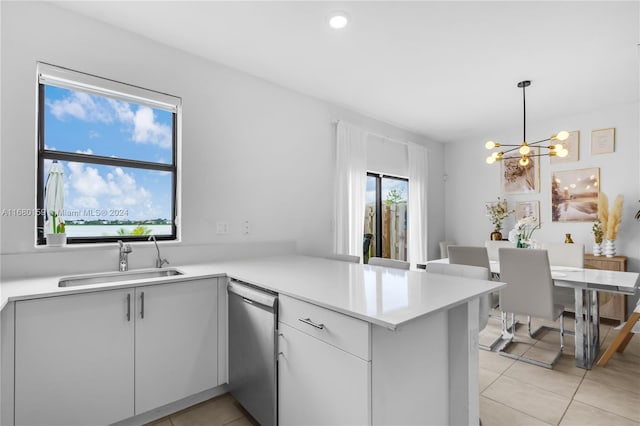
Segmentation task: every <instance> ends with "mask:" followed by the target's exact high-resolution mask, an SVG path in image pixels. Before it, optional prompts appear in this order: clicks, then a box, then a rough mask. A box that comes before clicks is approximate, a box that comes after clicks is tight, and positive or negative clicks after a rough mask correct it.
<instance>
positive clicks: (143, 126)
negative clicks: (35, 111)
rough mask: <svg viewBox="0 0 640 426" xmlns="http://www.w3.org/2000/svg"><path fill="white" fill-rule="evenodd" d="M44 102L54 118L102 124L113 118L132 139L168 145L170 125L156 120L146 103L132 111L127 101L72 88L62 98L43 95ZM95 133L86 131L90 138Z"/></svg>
mask: <svg viewBox="0 0 640 426" xmlns="http://www.w3.org/2000/svg"><path fill="white" fill-rule="evenodd" d="M46 102H47V106H49V108H50V111H51V113H52V114H53V115H54V117H56V118H57V119H58V120H61V121H63V120H65V119H66V118H67V117H73V118H76V119H78V120H82V121H88V122H101V123H106V124H110V123H113V122H114V121H117V122H119V123H122V124H124V125H125V126H126V130H127V132H130V138H131V140H133V141H134V142H137V143H150V144H154V145H158V146H160V147H161V148H170V147H171V142H172V136H173V135H172V134H171V126H168V125H166V124H162V123H159V122H157V121H156V118H157V117H156V115H155V114H154V112H153V110H152V109H151V108H149V107H146V106H138V107H137V109H136V110H135V112H134V111H133V110H132V109H131V105H130V104H129V103H127V102H123V101H118V100H115V99H108V98H103V97H100V96H94V95H89V94H87V93H82V92H73V91H72V92H71V94H70V95H69V96H67V97H66V98H63V99H56V100H54V101H51V100H49V99H47V101H46ZM98 137H100V134H99V133H98V132H96V131H90V132H89V138H90V139H94V138H98Z"/></svg>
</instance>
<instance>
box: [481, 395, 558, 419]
mask: <svg viewBox="0 0 640 426" xmlns="http://www.w3.org/2000/svg"><path fill="white" fill-rule="evenodd" d="M482 396H483V397H484V398H487V399H488V400H491V401H493V402H495V403H496V404H500V405H502V406H503V407H507V408H509V409H510V410H513V411H517V412H518V413H520V414H524V415H525V416H527V417H531V418H532V419H536V420H538V421H540V422H542V423H544V424H546V425H550V426H557V425H554V424H552V423H547V422H545V421H544V420H542V419H540V418H538V417H536V416H532V415H531V414H529V413H525V412H524V411H522V410H519V409H517V408H514V407H512V406H510V405H507V404H505V403H504V402H501V401H497V400H495V399H493V398H490V397H488V396H485V395H482Z"/></svg>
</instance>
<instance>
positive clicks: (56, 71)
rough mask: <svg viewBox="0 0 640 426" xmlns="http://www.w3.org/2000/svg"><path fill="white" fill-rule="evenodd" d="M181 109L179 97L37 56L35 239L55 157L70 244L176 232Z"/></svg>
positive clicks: (40, 237)
mask: <svg viewBox="0 0 640 426" xmlns="http://www.w3.org/2000/svg"><path fill="white" fill-rule="evenodd" d="M180 113H181V100H180V98H177V97H174V96H170V95H166V94H163V93H159V92H154V91H151V90H147V89H142V88H139V87H136V86H131V85H127V84H124V83H120V82H116V81H113V80H108V79H104V78H100V77H96V76H93V75H89V74H84V73H79V72H76V71H71V70H68V69H65V68H59V67H54V66H51V65H48V64H43V63H39V64H38V158H37V162H38V164H37V165H38V167H37V171H38V176H37V211H38V212H39V214H38V215H36V217H37V223H36V226H37V233H36V235H37V244H39V245H41V244H45V242H46V241H45V235H44V224H45V220H46V219H45V216H46V215H47V214H48V212H47V211H46V208H45V192H46V191H45V188H46V182H47V178H48V174H49V169H50V167H51V165H52V164H53V163H54V162H55V163H58V164H60V165H61V166H62V168H63V171H64V180H63V181H64V209H63V211H62V215H61V217H58V218H57V220H58V222H60V221H62V222H64V224H65V227H64V230H65V233H66V235H67V243H68V244H74V243H76V244H77V243H99V242H115V241H117V240H123V241H137V240H147V239H148V238H149V236H150V235H151V234H153V235H155V236H156V238H157V239H158V240H175V239H177V236H178V228H177V223H176V222H177V220H176V218H177V217H178V208H177V205H176V199H177V196H176V193H177V187H178V182H177V178H178V166H177V164H178V159H177V152H178V135H179V125H180Z"/></svg>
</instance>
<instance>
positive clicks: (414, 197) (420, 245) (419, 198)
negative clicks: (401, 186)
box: [407, 143, 428, 264]
mask: <svg viewBox="0 0 640 426" xmlns="http://www.w3.org/2000/svg"><path fill="white" fill-rule="evenodd" d="M407 153H408V156H409V202H408V204H409V230H408V232H409V256H408V257H409V262H411V263H412V264H415V263H418V262H424V261H426V260H427V164H428V163H427V159H428V156H427V149H426V148H425V147H423V146H420V145H417V144H414V143H409V144H408V145H407Z"/></svg>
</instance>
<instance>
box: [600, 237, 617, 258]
mask: <svg viewBox="0 0 640 426" xmlns="http://www.w3.org/2000/svg"><path fill="white" fill-rule="evenodd" d="M603 253H604V255H605V256H607V257H614V256H615V255H616V240H606V241H605V242H604V250H603Z"/></svg>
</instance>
